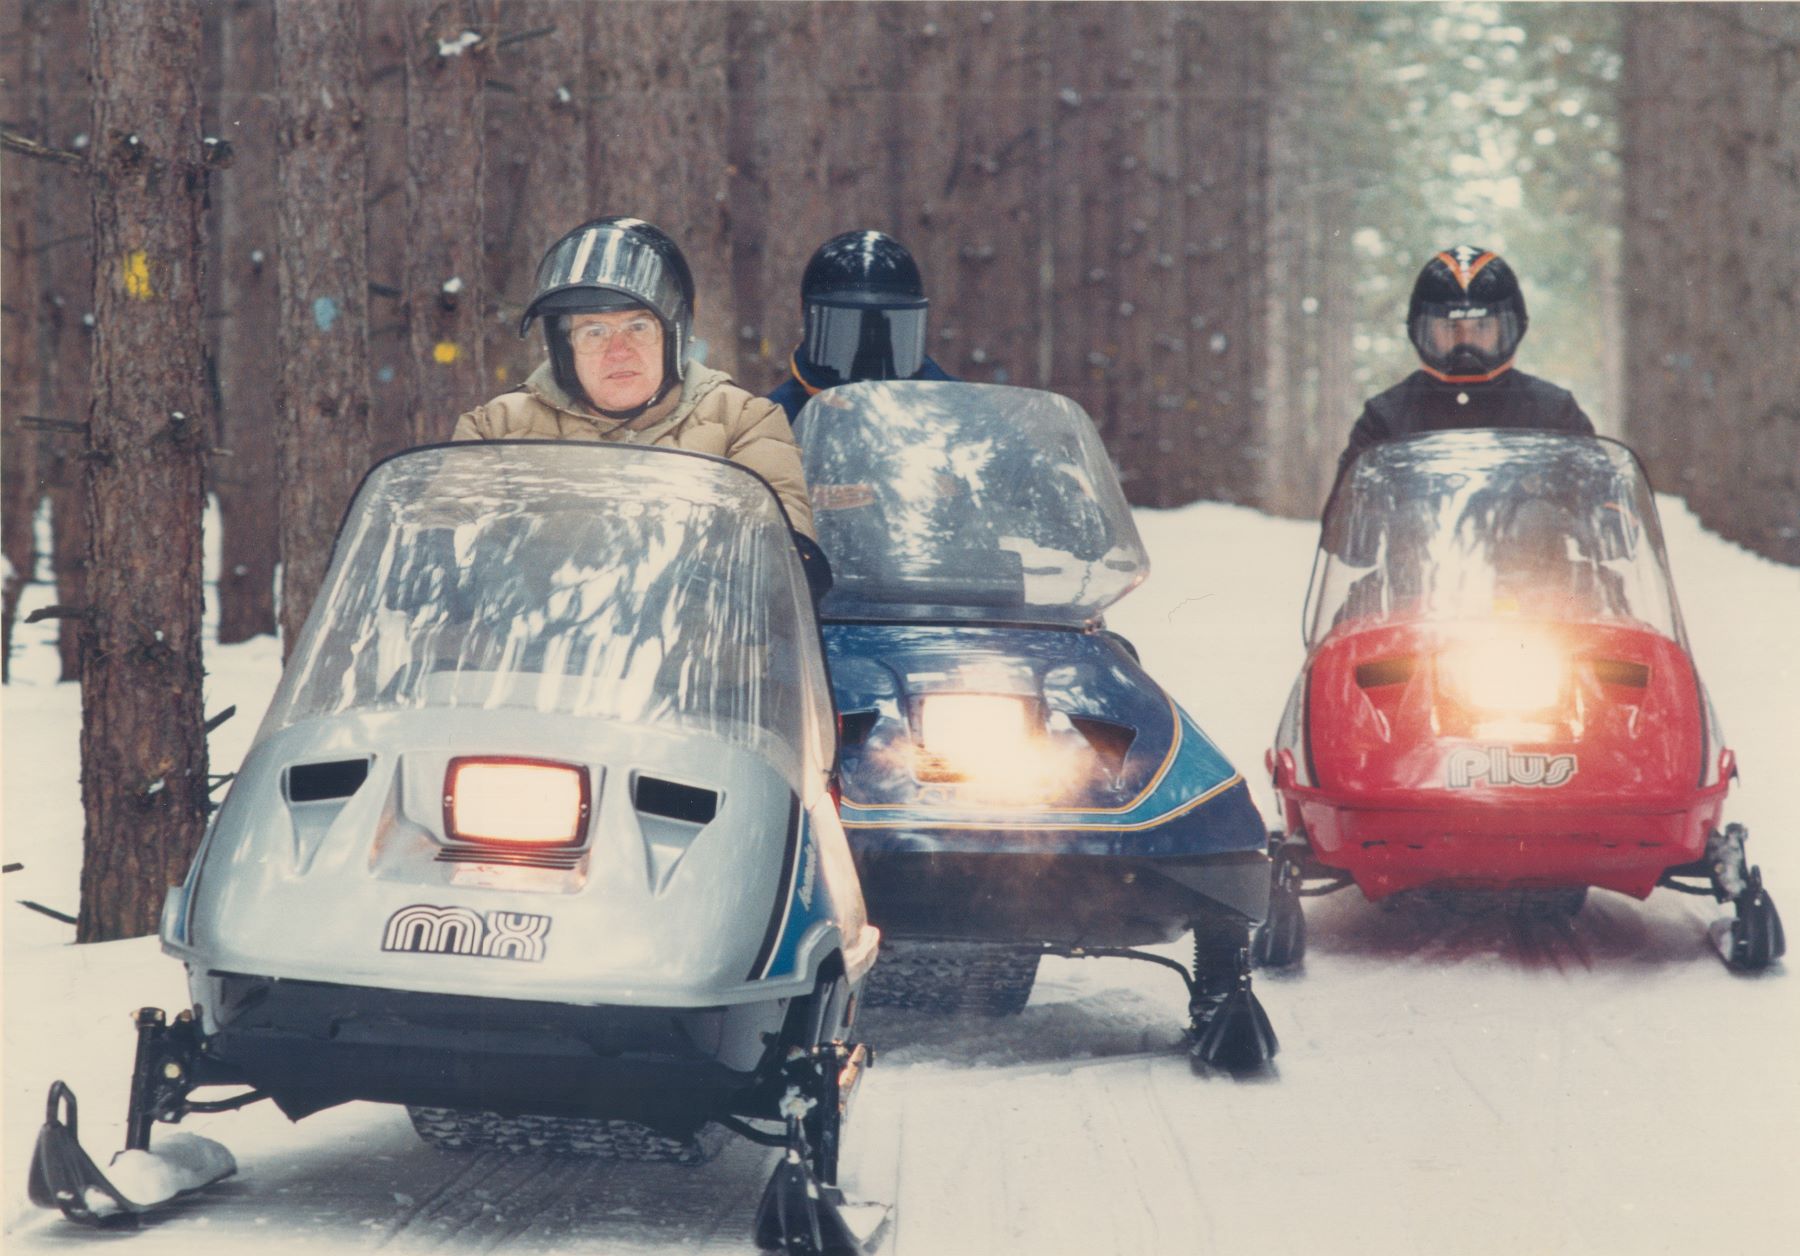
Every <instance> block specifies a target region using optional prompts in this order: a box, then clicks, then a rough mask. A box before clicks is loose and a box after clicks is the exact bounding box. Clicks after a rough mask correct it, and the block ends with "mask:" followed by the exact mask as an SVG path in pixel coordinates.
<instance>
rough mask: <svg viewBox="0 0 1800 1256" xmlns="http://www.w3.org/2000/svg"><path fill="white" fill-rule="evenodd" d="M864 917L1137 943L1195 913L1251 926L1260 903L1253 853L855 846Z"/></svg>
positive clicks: (1261, 867)
mask: <svg viewBox="0 0 1800 1256" xmlns="http://www.w3.org/2000/svg"><path fill="white" fill-rule="evenodd" d="M856 863H857V871H858V873H859V874H860V875H861V877H862V886H863V896H864V898H865V900H866V901H867V903H868V906H869V915H870V918H871V919H873V920H875V921H877V922H878V923H879V924H880V925H881V928H882V930H883V934H884V936H887V937H891V938H917V939H935V940H941V941H961V942H1003V943H1028V944H1035V943H1040V942H1048V943H1054V944H1057V945H1062V946H1072V947H1083V946H1090V947H1091V946H1113V947H1119V946H1144V945H1150V944H1155V943H1160V942H1171V941H1174V940H1176V939H1177V938H1179V937H1181V936H1182V934H1184V933H1186V932H1187V931H1188V930H1189V929H1190V928H1191V927H1192V926H1193V923H1194V922H1195V921H1196V920H1199V919H1213V918H1218V917H1229V918H1235V919H1239V920H1243V921H1245V922H1248V923H1255V922H1256V921H1260V920H1261V919H1262V918H1263V915H1264V913H1265V912H1266V911H1267V909H1268V901H1269V858H1268V856H1267V855H1266V854H1264V853H1263V852H1260V851H1245V852H1234V853H1231V854H1222V855H1207V856H1195V857H1187V858H1167V859H1123V858H1119V857H1117V856H1091V857H1083V856H1070V855H1020V854H987V855H969V854H950V853H945V852H941V851H897V850H888V851H882V852H879V853H877V852H873V851H863V852H860V853H859V854H858V855H857V859H856Z"/></svg>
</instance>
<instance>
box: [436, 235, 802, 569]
mask: <svg viewBox="0 0 1800 1256" xmlns="http://www.w3.org/2000/svg"><path fill="white" fill-rule="evenodd" d="M693 311H694V280H693V275H692V272H691V271H689V269H688V265H687V259H686V258H684V257H683V256H682V254H681V250H680V249H679V248H677V247H676V245H675V242H674V241H673V240H671V239H670V238H669V237H668V236H667V235H666V234H664V233H663V232H662V231H660V230H658V229H657V228H656V227H653V226H651V225H650V224H649V223H647V222H644V221H643V220H641V219H637V218H624V217H611V218H597V219H595V220H593V221H592V222H587V223H583V224H582V225H581V226H579V227H577V228H575V230H573V231H571V232H569V233H568V234H567V235H565V236H564V237H563V238H562V239H560V240H558V241H557V242H556V243H555V244H553V245H551V246H550V250H549V252H547V253H545V254H544V259H543V261H541V262H539V263H538V274H537V291H536V293H535V294H534V295H533V297H532V299H531V303H530V304H529V305H528V306H527V307H526V309H525V316H524V318H523V319H522V320H521V321H520V323H519V334H520V335H524V334H525V333H526V331H527V330H529V329H530V327H531V324H532V322H533V321H534V320H536V319H539V318H542V319H543V320H544V339H545V342H546V344H547V345H548V347H549V350H550V360H549V361H548V362H546V363H545V364H544V365H542V366H540V367H539V368H538V369H537V370H535V371H533V372H532V373H531V376H530V378H528V379H527V380H526V381H525V384H524V386H523V387H521V388H519V389H517V390H515V391H513V392H509V393H503V394H501V395H500V396H498V397H496V398H494V399H493V400H492V401H490V402H488V403H487V404H486V405H483V406H479V407H477V408H476V409H474V410H471V411H469V412H468V413H467V414H464V415H462V416H461V417H460V418H458V419H457V421H456V430H455V432H454V433H453V434H452V436H451V439H452V440H609V441H629V442H632V443H635V444H642V445H669V446H673V447H675V448H677V449H687V450H692V451H694V452H696V453H705V454H715V455H718V456H720V457H724V458H729V459H731V460H732V461H734V462H737V463H740V464H742V465H743V466H746V467H748V468H750V469H751V470H752V471H754V472H756V473H757V474H758V475H760V476H762V478H763V479H765V480H767V481H768V482H769V486H770V487H771V488H773V489H774V490H775V492H776V494H777V496H779V497H780V499H781V504H782V506H783V507H784V508H785V509H786V510H787V514H788V522H789V523H790V524H791V525H792V526H793V528H794V529H795V531H796V532H798V533H800V534H801V535H802V536H804V537H805V538H807V540H808V541H809V542H811V541H813V539H814V532H813V521H812V505H811V503H810V502H809V501H808V499H807V495H806V481H805V477H804V476H803V474H802V472H801V469H800V451H799V449H798V448H797V447H796V446H795V444H794V434H793V432H792V430H791V429H790V428H789V427H788V422H787V418H786V416H785V415H784V414H783V412H782V409H781V407H780V406H779V405H777V404H775V403H774V402H772V401H768V400H766V399H764V398H761V397H756V396H753V395H752V394H751V393H749V392H748V391H746V390H745V389H742V388H739V387H738V386H737V385H735V384H733V383H732V382H731V379H730V377H729V376H728V375H726V374H725V373H724V372H723V371H715V370H713V369H711V368H710V367H707V366H703V365H701V364H700V363H698V362H691V361H689V360H688V346H689V343H690V341H691V338H692V335H693ZM809 549H810V550H811V551H813V553H809V552H808V550H809ZM801 552H802V555H803V557H805V558H806V559H807V562H808V566H809V568H810V567H811V566H812V564H813V562H814V553H817V545H816V544H811V545H810V546H809V545H802V547H801Z"/></svg>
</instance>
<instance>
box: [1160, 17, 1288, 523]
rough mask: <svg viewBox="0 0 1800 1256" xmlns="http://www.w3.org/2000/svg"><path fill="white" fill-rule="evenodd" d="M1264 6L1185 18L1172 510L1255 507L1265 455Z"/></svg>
mask: <svg viewBox="0 0 1800 1256" xmlns="http://www.w3.org/2000/svg"><path fill="white" fill-rule="evenodd" d="M1269 7H1271V6H1262V5H1254V4H1218V5H1204V6H1201V7H1199V8H1197V9H1194V10H1191V11H1189V14H1188V17H1189V21H1188V22H1187V23H1185V24H1184V25H1185V38H1184V47H1183V50H1182V61H1183V65H1184V91H1183V97H1184V102H1185V108H1186V109H1187V111H1188V116H1187V119H1186V121H1185V125H1184V135H1185V137H1186V142H1185V144H1184V147H1185V148H1186V150H1187V153H1188V164H1187V170H1186V178H1187V181H1188V182H1187V189H1188V196H1189V198H1190V200H1189V209H1190V217H1189V219H1188V223H1187V228H1186V231H1185V239H1186V245H1185V248H1184V252H1185V253H1186V255H1187V256H1186V257H1185V258H1184V260H1183V266H1182V271H1181V274H1182V281H1183V283H1184V285H1185V288H1186V304H1187V307H1188V309H1189V310H1190V311H1191V313H1190V315H1189V320H1188V328H1187V331H1186V333H1185V334H1186V335H1187V337H1188V338H1189V340H1190V341H1191V343H1192V348H1193V363H1194V365H1193V369H1192V370H1191V371H1190V374H1189V381H1190V382H1189V391H1188V394H1187V400H1188V401H1189V402H1191V403H1192V406H1193V408H1192V409H1191V410H1190V414H1189V417H1190V419H1191V423H1190V424H1189V425H1188V430H1187V431H1185V432H1184V433H1183V434H1182V439H1181V441H1180V442H1179V446H1180V456H1181V458H1182V459H1183V472H1182V477H1181V484H1180V488H1179V492H1178V494H1177V497H1176V500H1178V501H1193V500H1195V499H1197V498H1205V499H1208V500H1213V501H1227V502H1245V503H1250V502H1256V501H1258V500H1259V499H1260V495H1261V492H1262V485H1263V481H1264V478H1265V475H1266V463H1267V460H1268V458H1269V457H1271V456H1274V455H1275V453H1276V451H1273V450H1271V449H1269V448H1268V437H1267V434H1266V433H1265V432H1264V431H1263V427H1262V422H1261V414H1260V411H1261V404H1262V399H1263V387H1264V379H1265V368H1264V364H1263V362H1264V360H1263V357H1262V354H1263V348H1264V332H1265V329H1266V326H1267V316H1266V315H1267V310H1266V305H1265V302H1266V300H1267V294H1268V288H1267V276H1266V274H1265V272H1264V268H1265V266H1266V264H1267V255H1266V246H1265V243H1264V235H1263V232H1264V229H1265V226H1266V221H1267V214H1266V207H1267V205H1266V195H1267V184H1268V173H1269V167H1268V138H1269V131H1268V126H1269V118H1268V100H1269V94H1270V89H1271V80H1270V65H1269V53H1270V47H1269V26H1268V23H1269V21H1270V13H1269V12H1268V9H1269Z"/></svg>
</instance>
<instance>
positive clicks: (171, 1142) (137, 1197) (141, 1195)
mask: <svg viewBox="0 0 1800 1256" xmlns="http://www.w3.org/2000/svg"><path fill="white" fill-rule="evenodd" d="M236 1172H237V1161H236V1160H235V1159H233V1158H232V1155H231V1152H230V1151H229V1150H228V1149H227V1148H226V1147H225V1145H224V1144H223V1143H215V1142H214V1141H213V1140H212V1139H210V1138H202V1137H201V1136H200V1135H198V1134H170V1135H168V1136H166V1137H164V1138H162V1139H159V1140H158V1141H157V1144H156V1150H155V1151H121V1152H120V1153H119V1154H118V1155H116V1156H114V1157H113V1160H112V1164H111V1165H109V1166H108V1167H107V1171H106V1175H107V1177H108V1178H109V1179H111V1181H112V1184H113V1186H114V1187H115V1188H117V1190H118V1192H119V1194H121V1195H123V1196H124V1197H125V1198H126V1199H129V1200H130V1201H131V1202H132V1203H134V1204H137V1205H139V1206H141V1207H145V1208H148V1207H151V1206H153V1205H155V1204H160V1203H164V1202H166V1201H168V1200H171V1199H173V1198H175V1196H177V1195H179V1194H181V1193H182V1192H184V1191H194V1190H199V1189H200V1188H201V1187H202V1186H209V1185H211V1184H212V1183H214V1182H217V1181H218V1180H219V1179H220V1178H227V1177H230V1176H231V1175H232V1174H233V1173H236ZM87 1206H88V1207H89V1208H91V1209H93V1210H94V1212H96V1213H97V1214H99V1215H100V1216H106V1215H108V1214H110V1213H114V1212H117V1211H118V1210H119V1209H118V1205H117V1204H115V1203H113V1201H112V1200H111V1199H110V1198H108V1197H107V1195H106V1194H105V1192H103V1191H99V1190H95V1189H93V1188H91V1187H90V1188H89V1189H88V1192H87Z"/></svg>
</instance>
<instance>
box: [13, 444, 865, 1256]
mask: <svg viewBox="0 0 1800 1256" xmlns="http://www.w3.org/2000/svg"><path fill="white" fill-rule="evenodd" d="M835 754H836V728H835V717H834V714H833V708H832V700H831V691H830V687H829V684H828V682H827V679H826V674H825V667H824V663H823V652H822V646H821V641H820V635H819V629H818V626H817V622H816V620H815V618H814V611H813V605H812V600H811V597H810V594H809V590H808V586H807V582H806V577H805V575H804V574H803V570H802V563H801V559H800V557H799V556H798V554H797V552H796V548H795V542H794V539H793V534H792V533H791V532H790V530H789V526H788V522H787V518H786V516H785V514H784V513H783V510H782V508H781V505H780V503H779V501H778V500H777V498H776V496H775V494H774V493H773V492H772V491H771V490H770V488H769V486H768V485H767V484H766V483H764V482H763V481H762V480H761V479H760V478H759V477H757V476H756V475H755V474H754V473H752V472H750V471H748V470H746V469H745V468H743V467H741V466H738V465H737V464H735V463H731V462H728V461H725V460H723V459H719V458H712V457H707V456H704V455H698V454H689V453H683V452H679V451H673V450H667V449H655V448H636V447H625V446H613V445H601V444H588V443H579V444H568V443H551V442H534V441H513V442H492V443H482V444H457V445H442V446H431V447H426V448H421V449H416V450H412V451H409V452H406V453H403V454H400V455H398V456H396V457H394V458H391V459H389V460H387V461H386V462H383V463H381V464H380V465H378V466H377V467H376V468H375V469H374V470H372V471H371V472H370V473H369V475H368V477H367V478H366V479H365V481H364V482H363V485H362V487H361V488H360V490H359V491H358V493H357V494H356V497H355V499H354V501H353V502H352V504H351V506H350V509H349V511H348V513H347V515H346V517H345V521H344V525H343V528H342V530H341V532H340V534H339V536H338V540H337V547H336V552H335V554H334V557H333V560H332V563H331V568H330V571H329V573H328V574H327V576H326V579H325V582H324V587H323V589H322V590H321V592H320V595H319V598H318V600H317V602H316V603H315V604H314V607H313V610H312V613H311V615H310V617H309V618H308V620H307V624H306V627H305V630H304V631H303V632H302V634H301V636H300V640H299V642H298V645H297V647H296V649H295V651H294V654H293V658H292V660H291V662H290V663H289V665H288V667H287V670H286V672H285V674H284V675H283V677H282V681H281V685H280V687H279V689H278V690H277V691H276V694H275V697H274V700H273V702H272V704H271V705H270V708H269V711H268V714H267V716H266V717H265V719H264V721H263V723H262V726H261V728H260V730H259V731H258V733H257V736H256V739H255V742H254V744H253V745H252V748H251V750H250V752H249V754H248V755H247V756H246V758H245V760H244V763H243V767H242V770H241V771H240V773H239V774H238V776H237V779H236V780H235V782H234V783H233V786H232V789H231V792H230V794H229V796H228V797H227V798H226V799H225V801H224V804H223V806H222V807H221V808H220V810H219V812H218V813H217V815H216V816H215V818H214V821H213V823H212V825H211V828H210V829H209V831H208V833H207V836H206V838H205V840H204V842H203V844H202V846H201V848H200V850H199V853H198V855H197V856H196V858H195V860H194V864H193V867H192V869H191V871H190V872H189V874H188V877H187V880H186V883H185V884H183V885H181V886H178V887H173V888H172V889H171V891H170V893H169V896H168V901H167V904H166V906H165V909H164V912H163V919H162V929H161V936H162V943H163V949H164V950H165V951H166V952H167V953H169V954H171V955H173V956H175V957H177V958H179V959H180V960H182V962H183V963H184V964H185V965H186V966H187V971H188V984H189V990H190V993H191V998H192V1004H193V1006H192V1007H191V1008H189V1009H185V1010H183V1011H181V1012H180V1013H179V1014H178V1015H177V1016H175V1017H174V1019H173V1020H172V1021H168V1020H166V1019H165V1017H164V1014H163V1013H162V1012H160V1011H157V1010H155V1009H146V1011H145V1012H144V1013H142V1014H140V1018H139V1043H138V1055H137V1065H136V1070H135V1072H134V1075H133V1076H134V1082H133V1086H132V1094H131V1101H130V1102H131V1107H130V1116H129V1126H128V1138H127V1149H128V1150H144V1149H146V1148H148V1146H149V1139H150V1130H151V1125H152V1122H154V1121H164V1122H175V1121H179V1120H181V1119H182V1117H183V1116H185V1115H186V1114H187V1113H189V1112H200V1111H219V1110H223V1109H225V1108H230V1107H236V1106H241V1105H242V1104H244V1103H248V1102H251V1101H253V1100H255V1099H260V1098H265V1097H266V1098H271V1099H273V1100H274V1101H275V1103H276V1104H277V1106H279V1107H280V1108H281V1109H282V1111H283V1112H285V1113H286V1114H287V1115H288V1116H289V1117H291V1118H293V1119H296V1120H298V1119H299V1118H301V1117H304V1116H306V1115H308V1114H310V1113H313V1112H317V1111H319V1110H321V1109H323V1108H328V1107H331V1106H333V1105H335V1104H341V1103H345V1102H348V1101H351V1100H373V1101H377V1102H385V1103H395V1104H404V1105H406V1106H407V1108H408V1109H409V1111H410V1113H411V1115H412V1119H413V1122H414V1124H415V1126H416V1128H417V1129H418V1131H419V1133H420V1134H421V1136H423V1137H424V1138H425V1139H426V1140H427V1141H428V1142H431V1143H434V1144H436V1145H437V1146H439V1147H444V1148H450V1149H461V1148H475V1147H493V1146H496V1145H499V1146H508V1147H511V1146H516V1145H519V1144H522V1143H527V1144H531V1145H537V1146H546V1145H547V1146H548V1147H550V1148H551V1149H553V1150H554V1149H562V1150H590V1151H592V1150H599V1151H602V1152H604V1151H606V1150H609V1149H610V1150H613V1151H615V1152H619V1153H621V1154H624V1153H627V1152H629V1151H631V1150H632V1149H633V1148H636V1149H638V1150H642V1149H643V1148H644V1147H645V1146H649V1147H651V1148H652V1149H658V1148H660V1149H661V1150H662V1151H664V1152H666V1153H667V1154H669V1155H671V1156H673V1157H675V1158H681V1157H682V1156H683V1155H687V1154H688V1153H689V1151H690V1150H691V1149H692V1148H693V1146H694V1145H695V1140H696V1136H697V1135H698V1134H699V1132H700V1131H701V1130H702V1129H703V1127H706V1126H707V1125H708V1123H709V1122H713V1123H717V1124H719V1125H722V1126H724V1127H726V1128H729V1129H731V1130H734V1131H736V1132H737V1133H739V1134H742V1135H744V1136H747V1137H750V1138H753V1139H755V1140H757V1141H761V1142H764V1143H768V1144H771V1145H775V1146H780V1147H782V1148H783V1149H784V1151H785V1155H784V1156H783V1157H782V1160H781V1163H780V1166H779V1167H778V1169H777V1171H776V1174H775V1177H774V1179H773V1180H772V1181H771V1182H770V1186H769V1190H768V1191H767V1192H765V1195H764V1200H763V1208H762V1211H761V1214H760V1215H759V1218H758V1223H757V1228H758V1239H759V1241H760V1242H762V1243H764V1244H765V1245H771V1246H774V1245H779V1246H784V1247H786V1248H787V1249H788V1250H790V1251H796V1252H814V1251H831V1250H837V1249H841V1248H844V1247H845V1245H846V1243H848V1242H849V1239H848V1237H847V1234H846V1232H845V1230H844V1226H843V1223H842V1219H841V1217H840V1216H839V1215H838V1214H837V1212H836V1209H835V1207H834V1203H835V1200H834V1191H833V1189H832V1188H833V1183H834V1180H835V1177H836V1160H837V1149H838V1139H839V1133H840V1124H841V1121H842V1117H843V1115H844V1113H845V1111H846V1110H847V1108H848V1104H849V1100H850V1098H851V1095H852V1094H853V1092H854V1090H855V1087H856V1084H857V1081H858V1080H859V1078H860V1075H861V1070H862V1068H863V1067H864V1066H865V1065H866V1063H867V1061H868V1056H867V1053H866V1051H865V1050H864V1048H862V1047H860V1046H856V1045H853V1044H850V1043H848V1042H847V1041H846V1036H847V1034H848V1032H849V1029H850V1026H851V1023H852V1020H853V1017H854V1012H855V1007H856V1003H857V996H858V992H859V990H860V988H861V986H862V983H863V979H864V977H865V975H866V974H867V973H868V971H869V968H870V967H871V965H873V963H874V962H875V955H876V949H877V944H878V936H879V935H878V932H877V931H876V930H875V929H874V928H872V927H871V926H870V925H869V924H868V922H867V918H866V914H865V911H864V906H863V898H862V892H861V889H860V887H859V885H858V882H857V878H856V872H855V868H854V866H853V863H852V859H851V855H850V850H849V847H848V845H847V844H846V841H845V836H844V831H843V829H842V827H841V825H840V823H839V820H838V813H837V807H836V803H835V800H834V797H833V788H834V772H835ZM221 1084H236V1085H241V1086H248V1087H249V1088H250V1089H249V1090H248V1091H246V1092H243V1093H240V1094H237V1095H235V1096H233V1097H230V1098H227V1099H223V1100H212V1101H206V1100H202V1099H197V1098H195V1097H193V1092H194V1091H195V1090H196V1089H197V1088H203V1087H210V1086H215V1085H221ZM49 1106H50V1112H49V1116H48V1119H47V1121H46V1124H45V1127H44V1130H43V1133H42V1134H41V1136H40V1140H39V1145H38V1151H37V1155H36V1156H35V1157H34V1161H33V1165H32V1170H31V1173H32V1178H31V1185H32V1195H33V1198H34V1200H36V1202H38V1203H40V1204H43V1205H45V1206H56V1207H60V1208H61V1209H62V1210H63V1212H64V1213H65V1214H67V1215H68V1216H69V1217H71V1218H73V1219H75V1220H78V1221H93V1222H97V1221H100V1220H102V1219H104V1218H105V1217H106V1216H107V1215H111V1216H118V1217H130V1216H132V1215H134V1214H135V1213H136V1212H137V1211H140V1210H141V1205H140V1204H139V1203H136V1202H134V1201H132V1200H130V1199H128V1198H126V1197H124V1195H123V1194H122V1192H120V1191H119V1190H117V1189H116V1188H115V1187H114V1186H113V1185H112V1184H111V1183H109V1182H108V1181H107V1178H106V1175H105V1174H104V1173H103V1172H101V1171H100V1170H99V1169H98V1168H97V1167H96V1166H95V1165H94V1164H93V1163H92V1161H90V1160H89V1159H88V1158H87V1157H86V1155H85V1154H84V1153H83V1152H82V1151H81V1149H80V1146H79V1144H78V1142H77V1141H76V1139H75V1129H74V1124H75V1123H74V1100H73V1096H72V1095H70V1094H69V1093H68V1090H67V1088H66V1087H64V1086H63V1085H62V1084H61V1083H60V1082H59V1083H57V1085H56V1087H55V1088H54V1089H53V1090H52V1095H51V1100H50V1105H49ZM627 1144H630V1146H628V1145H627Z"/></svg>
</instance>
